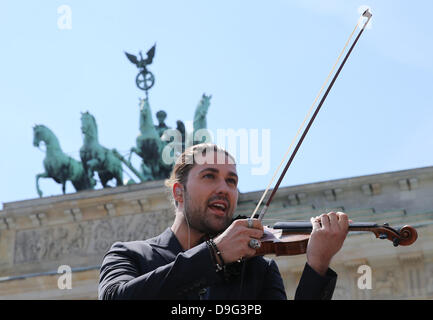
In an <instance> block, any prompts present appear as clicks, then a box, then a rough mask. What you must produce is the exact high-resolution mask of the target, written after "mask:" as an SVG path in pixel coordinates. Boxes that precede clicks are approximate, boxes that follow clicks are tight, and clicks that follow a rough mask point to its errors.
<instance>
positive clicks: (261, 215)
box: [251, 16, 363, 220]
mask: <svg viewBox="0 0 433 320" xmlns="http://www.w3.org/2000/svg"><path fill="white" fill-rule="evenodd" d="M362 18H363V16H361V17H360V18H359V19H358V22H357V24H356V26H355V28H354V29H353V31H352V33H351V34H350V36H349V39H348V40H347V42H346V44H345V45H344V48H343V50H342V51H341V53H340V55H339V56H338V58H337V61H336V62H335V64H334V66H333V67H332V69H331V72H330V73H329V74H328V77H327V78H326V80H325V82H324V83H323V85H322V87H321V88H320V90H319V93H318V94H317V96H316V98H315V99H314V102H313V104H312V105H311V107H310V110H309V111H308V113H307V115H306V117H305V118H304V121H303V122H302V124H301V126H300V127H299V129H298V132H297V133H296V135H295V137H294V138H293V140H292V142H291V144H290V146H289V148H288V149H287V152H286V154H285V155H284V157H283V159H282V160H281V162H280V164H279V165H278V167H277V169H276V170H275V173H274V175H273V177H272V179H271V181H270V182H269V184H268V186H267V187H266V189H265V191H264V192H263V195H262V197H261V198H260V201H259V202H258V204H257V206H256V208H255V209H254V212H253V213H252V215H251V219H252V218H254V216H255V215H256V213H257V211H258V210H259V208H260V205H261V204H262V202H263V199H264V198H265V196H266V194H267V193H268V191H269V188H270V187H271V185H272V184H273V182H274V180H275V178H276V176H277V174H278V172H279V171H280V169H281V167H282V165H283V164H284V163H285V162H286V159H287V157H288V155H289V153H290V151H291V149H292V147H293V145H294V144H295V142H296V140H297V139H298V137H299V134H300V133H301V131H302V128H303V127H304V125H305V123H306V122H307V119H309V118H310V116H311V113H312V112H313V108H314V105H315V104H316V103H317V100H318V99H319V97H320V96H321V95H322V92H323V90H324V88H325V87H326V85H327V84H328V81H329V79H330V78H331V76H332V74H333V73H334V71H335V68H336V67H337V65H338V63H339V61H340V59H341V57H342V56H343V53H344V52H345V51H346V48H347V46H348V45H349V43H350V40H351V39H352V37H353V35H354V34H355V31H356V29H357V28H358V26H359V23H360V22H361V20H362ZM265 210H267V207H266V206H265V208H264V210H263V211H262V213H261V214H260V217H259V219H260V220H261V219H262V218H263V215H264V213H265Z"/></svg>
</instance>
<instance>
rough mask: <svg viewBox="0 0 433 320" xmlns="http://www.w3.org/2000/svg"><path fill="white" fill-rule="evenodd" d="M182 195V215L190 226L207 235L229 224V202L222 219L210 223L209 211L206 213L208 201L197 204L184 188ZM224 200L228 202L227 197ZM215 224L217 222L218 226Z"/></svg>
mask: <svg viewBox="0 0 433 320" xmlns="http://www.w3.org/2000/svg"><path fill="white" fill-rule="evenodd" d="M184 195H185V202H184V215H185V219H186V222H187V224H188V226H189V227H190V228H192V229H194V230H196V231H198V232H200V233H203V234H206V235H209V236H215V235H217V234H219V233H221V232H223V231H224V230H225V229H227V228H228V227H229V226H230V224H231V222H232V216H233V213H232V212H231V211H230V210H231V204H229V207H228V208H227V212H226V213H227V214H226V215H225V216H224V217H221V220H222V221H221V220H220V222H219V223H218V221H216V222H214V223H212V221H211V220H213V219H212V216H211V213H207V211H208V201H207V202H204V203H201V204H197V203H194V202H193V200H192V199H191V198H190V196H189V194H188V192H186V190H185V192H184ZM225 200H226V201H227V202H228V199H226V198H225ZM215 224H218V226H215Z"/></svg>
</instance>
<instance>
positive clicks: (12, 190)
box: [0, 0, 433, 208]
mask: <svg viewBox="0 0 433 320" xmlns="http://www.w3.org/2000/svg"><path fill="white" fill-rule="evenodd" d="M367 1H368V2H367ZM365 6H368V7H370V8H371V11H372V13H373V18H372V21H371V24H370V26H369V27H368V28H367V30H366V31H365V32H364V34H363V35H362V37H361V38H360V40H359V42H358V44H357V46H356V48H355V49H354V51H353V53H352V55H351V57H350V58H349V60H348V62H347V63H346V66H345V67H344V69H343V71H342V73H341V75H340V77H339V78H338V80H337V82H336V84H335V85H334V87H333V89H332V91H331V93H330V94H329V96H328V98H327V100H326V102H325V103H324V105H323V107H322V109H321V111H320V113H319V115H318V117H317V118H316V121H315V123H314V124H313V126H312V128H311V130H310V132H309V133H308V135H307V137H306V139H305V141H304V143H303V145H302V146H301V148H300V150H299V152H298V154H297V156H296V158H295V160H294V162H293V163H292V166H291V167H290V169H289V170H288V172H287V174H286V177H285V179H284V180H283V183H282V186H295V185H301V184H307V183H314V182H321V181H327V180H334V179H342V178H350V177H356V176H362V175H370V174H376V173H383V172H392V171H399V170H406V169H413V168H419V167H426V166H431V165H433V139H432V137H433V126H432V120H433V90H432V85H433V59H432V58H431V57H433V28H431V22H430V20H431V19H430V18H431V17H430V16H431V12H433V2H432V1H429V0H417V1H412V2H410V1H401V0H359V1H357V0H322V1H319V0H302V1H301V0H290V1H289V0H268V1H257V0H248V1H246V0H236V1H233V0H230V1H228V0H219V1H210V0H195V1H193V0H183V1H179V0H177V1H174V0H172V1H143V0H142V1H107V0H105V1H78V0H71V1H63V0H62V1H53V0H47V1H22V0H21V1H11V0H4V1H2V2H0V26H1V28H0V38H1V39H2V42H3V46H2V50H1V53H0V55H1V59H0V88H1V89H0V118H1V120H2V121H1V126H0V137H1V139H0V148H1V149H0V150H2V156H1V157H0V161H1V162H0V177H1V179H0V208H1V206H2V204H4V203H8V202H14V201H20V200H26V199H34V198H38V194H37V192H36V186H35V176H36V175H37V174H39V173H42V172H43V171H44V168H43V159H44V157H45V147H44V146H41V147H40V148H36V147H34V146H33V143H32V142H33V129H32V128H33V126H34V125H35V124H43V125H45V126H47V127H49V128H50V129H51V130H52V131H53V132H54V133H55V134H56V136H57V138H58V139H59V141H60V144H61V147H62V150H63V151H64V152H65V153H66V154H68V155H69V156H71V157H73V158H75V159H77V160H79V149H80V148H81V146H82V145H83V136H82V134H81V130H80V125H81V124H80V117H81V112H86V111H88V112H90V113H91V114H93V115H94V116H95V118H96V121H97V123H98V130H99V141H100V143H101V144H102V145H103V146H105V147H107V148H109V149H113V148H116V149H117V150H119V151H120V152H121V153H122V154H124V155H128V152H129V150H130V149H131V147H133V146H135V139H136V137H137V135H138V134H139V127H138V119H139V118H138V116H139V105H138V102H139V98H143V97H144V92H143V91H141V90H139V89H138V88H137V87H136V86H135V77H136V74H137V68H136V67H135V66H134V65H133V64H131V63H130V62H129V61H128V60H127V59H126V56H125V53H124V52H125V51H126V52H129V53H132V54H134V55H136V54H138V52H139V51H140V50H141V51H143V53H145V52H147V50H149V49H150V48H151V47H152V46H153V45H154V44H155V43H156V54H155V58H154V61H153V63H152V64H151V65H150V66H149V67H148V69H149V71H151V72H152V73H153V74H154V75H155V85H154V86H153V88H152V89H151V90H150V92H149V100H150V106H151V109H152V113H153V115H154V122H155V124H156V123H157V120H156V116H155V114H156V112H157V111H158V110H161V109H162V110H165V111H166V112H167V115H168V116H167V119H166V123H167V125H169V126H171V127H175V126H176V121H177V120H182V121H184V122H185V123H189V122H188V121H192V119H193V115H194V111H195V108H196V106H197V104H198V102H199V100H200V98H201V96H202V94H204V93H205V94H207V95H212V98H211V105H210V107H209V111H208V115H207V123H208V128H209V130H210V131H211V132H212V133H217V132H218V130H220V131H221V130H229V129H232V130H240V131H238V132H241V131H242V132H246V133H247V139H248V140H247V143H244V142H243V143H241V142H240V139H239V143H238V145H237V146H235V147H234V149H233V150H230V151H232V152H233V153H235V154H236V156H237V160H238V162H242V163H240V164H239V165H238V174H239V190H240V191H241V192H249V191H257V190H263V189H265V188H266V186H267V185H268V183H269V181H270V179H271V177H272V175H273V173H274V171H275V170H276V168H277V166H278V165H279V163H280V161H281V159H282V157H283V155H284V154H285V153H286V151H287V148H288V147H289V145H290V143H291V141H292V139H293V138H294V137H295V135H296V132H297V130H298V128H299V126H300V125H301V123H302V121H303V119H304V118H305V116H306V114H307V112H308V110H309V108H310V106H311V104H312V102H313V101H314V99H315V97H316V95H317V93H318V92H319V89H320V87H321V86H322V84H323V82H324V81H325V79H326V77H327V76H328V73H329V72H330V70H331V68H332V66H333V65H334V63H335V61H336V59H337V57H338V55H339V53H340V51H341V49H342V48H343V46H344V44H345V42H346V40H347V38H348V37H349V35H350V33H351V32H352V30H353V28H354V27H355V25H356V23H357V20H358V18H359V11H360V8H363V7H365ZM255 133H258V137H259V138H258V140H257V141H258V142H257V143H256V142H255V141H256V140H255V135H254V134H255ZM216 142H217V143H218V142H220V143H219V144H221V141H216ZM241 148H244V149H242V150H243V151H242V150H241ZM256 149H257V150H256ZM245 150H246V151H245ZM255 150H256V151H257V152H256V151H255ZM242 152H244V153H242ZM245 152H246V156H245V157H244V158H242V159H240V155H241V154H244V155H245ZM255 154H256V155H258V156H260V155H261V156H262V160H261V161H259V162H257V160H258V159H259V160H260V157H258V158H257V157H255V156H254V155H255ZM241 160H242V161H241ZM133 161H134V163H135V164H138V163H139V159H137V158H135V157H134V156H133ZM125 170H126V171H125V178H128V170H127V169H125ZM129 174H130V175H131V177H133V178H134V176H133V175H132V174H131V173H130V171H129ZM40 188H41V189H42V191H43V195H44V196H53V195H60V194H62V191H61V185H59V184H57V183H56V182H54V181H53V180H52V179H41V180H40ZM97 188H100V185H98V186H97ZM73 192H75V190H74V188H73V186H72V185H71V184H70V183H69V182H68V184H67V185H66V193H73Z"/></svg>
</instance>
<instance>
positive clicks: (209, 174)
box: [203, 173, 214, 179]
mask: <svg viewBox="0 0 433 320" xmlns="http://www.w3.org/2000/svg"><path fill="white" fill-rule="evenodd" d="M203 178H208V179H213V178H214V175H213V174H212V173H208V174H205V175H204V176H203Z"/></svg>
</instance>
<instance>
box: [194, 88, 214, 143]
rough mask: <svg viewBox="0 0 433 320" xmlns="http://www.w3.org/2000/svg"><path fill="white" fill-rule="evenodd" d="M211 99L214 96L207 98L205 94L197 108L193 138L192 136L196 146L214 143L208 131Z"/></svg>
mask: <svg viewBox="0 0 433 320" xmlns="http://www.w3.org/2000/svg"><path fill="white" fill-rule="evenodd" d="M211 98H212V95H209V96H206V94H204V93H203V96H202V98H201V99H200V102H199V104H198V105H197V108H196V109H195V113H194V122H193V136H192V139H193V144H194V145H196V144H199V143H205V142H208V143H210V142H212V141H211V140H212V139H211V136H210V133H209V131H208V130H206V129H207V121H206V115H207V112H208V110H209V105H210V99H211Z"/></svg>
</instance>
